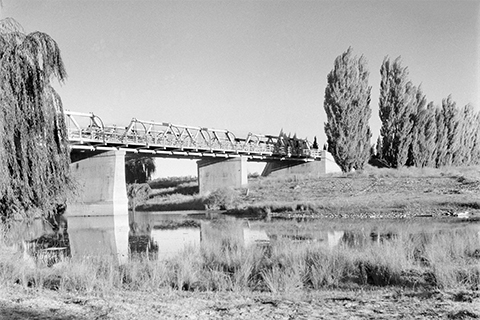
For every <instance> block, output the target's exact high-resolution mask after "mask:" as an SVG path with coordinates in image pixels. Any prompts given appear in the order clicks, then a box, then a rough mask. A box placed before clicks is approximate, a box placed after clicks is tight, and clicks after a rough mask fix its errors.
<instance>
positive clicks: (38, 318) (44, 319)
mask: <svg viewBox="0 0 480 320" xmlns="http://www.w3.org/2000/svg"><path fill="white" fill-rule="evenodd" d="M59 311H60V309H57V308H52V309H50V310H48V311H39V310H32V309H30V308H27V307H24V306H3V305H1V304H0V320H25V319H35V320H86V319H89V318H87V317H84V316H78V315H72V314H58V312H59Z"/></svg>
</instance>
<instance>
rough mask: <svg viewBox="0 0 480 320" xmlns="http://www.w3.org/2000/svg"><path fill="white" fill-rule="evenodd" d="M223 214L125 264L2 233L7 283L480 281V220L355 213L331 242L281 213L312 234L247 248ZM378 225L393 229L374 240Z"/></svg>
mask: <svg viewBox="0 0 480 320" xmlns="http://www.w3.org/2000/svg"><path fill="white" fill-rule="evenodd" d="M221 223H224V224H225V225H224V226H217V228H216V229H215V230H218V231H217V233H215V234H213V233H212V232H210V233H209V234H210V236H211V238H208V237H206V236H205V239H204V241H203V242H202V244H201V246H200V248H194V247H188V248H185V249H184V251H183V252H180V253H179V254H178V255H176V256H174V257H172V258H170V259H168V260H152V259H150V258H149V257H148V256H147V255H134V256H132V257H131V259H130V260H129V261H128V262H127V263H125V264H122V265H119V264H118V263H117V262H116V261H114V260H113V259H111V258H108V257H97V258H95V257H84V258H81V259H71V258H65V259H63V260H61V261H60V262H59V263H57V264H55V265H54V266H52V267H48V266H47V265H46V264H44V263H39V262H36V263H35V262H34V261H32V260H31V258H30V257H28V256H25V255H23V254H22V252H18V250H14V249H12V247H11V246H9V245H8V243H7V242H5V241H4V238H5V235H4V233H3V235H2V239H1V240H0V252H2V254H1V256H0V284H6V283H17V284H19V285H22V286H30V287H38V288H48V289H54V290H62V291H68V292H85V293H93V294H103V293H108V292H111V291H113V290H116V289H118V288H122V289H127V290H142V291H152V290H153V291H154V290H158V289H159V288H171V289H172V290H189V291H269V292H276V293H278V292H284V293H294V292H298V291H302V290H312V289H313V290H317V289H322V288H359V287H363V286H396V287H401V288H403V287H412V288H466V289H472V288H473V289H478V288H479V287H480V234H479V231H480V230H479V229H480V228H479V227H478V225H475V224H471V225H464V224H461V225H460V224H459V225H455V224H441V223H439V224H438V226H437V225H433V226H430V227H429V226H426V225H422V224H418V223H417V224H416V225H415V224H413V223H410V224H409V223H400V224H394V223H392V222H388V221H387V222H384V223H383V225H382V224H381V223H378V224H377V225H375V224H374V223H373V222H370V223H366V222H358V221H356V222H351V224H345V225H343V230H347V231H348V230H357V233H355V234H353V235H352V236H351V237H357V241H356V242H355V241H353V242H352V241H346V240H345V239H344V241H342V242H340V243H339V244H338V245H337V246H335V247H329V246H326V245H325V243H323V242H321V241H317V240H316V238H315V234H316V232H318V230H317V231H316V230H314V229H313V227H305V228H304V229H302V228H303V226H307V225H308V224H295V223H290V225H288V224H287V223H283V224H280V225H279V226H276V228H278V230H277V233H278V234H285V233H286V232H287V231H288V230H289V228H290V231H292V230H296V231H294V232H296V234H297V235H302V234H303V235H307V234H308V235H309V237H304V239H305V238H306V239H309V240H304V241H299V240H296V239H298V238H301V237H297V238H293V239H292V238H287V237H283V236H278V237H277V240H274V241H272V243H271V244H270V245H269V246H252V247H248V248H246V247H244V246H243V245H242V244H241V242H240V241H239V237H237V236H236V235H235V230H236V229H237V227H238V226H239V224H240V223H241V222H238V221H237V222H232V224H231V225H228V223H229V222H221ZM235 224H238V225H235ZM326 224H328V222H327V223H326ZM272 225H274V224H272ZM332 225H333V226H335V222H331V225H330V226H332ZM218 227H219V228H218ZM325 227H327V226H325ZM338 227H339V228H342V226H341V225H339V226H338ZM349 228H351V229H349ZM272 232H273V231H272V230H270V231H269V233H272ZM372 232H377V234H382V233H383V232H390V233H391V234H393V235H394V236H391V237H388V238H382V239H381V240H378V241H371V235H372ZM345 234H347V233H345ZM362 237H363V238H362ZM347 238H348V237H347ZM214 239H215V241H213V240H214ZM379 239H380V238H379ZM347 240H348V239H347ZM29 259H30V260H29Z"/></svg>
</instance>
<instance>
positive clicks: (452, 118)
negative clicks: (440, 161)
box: [442, 96, 462, 166]
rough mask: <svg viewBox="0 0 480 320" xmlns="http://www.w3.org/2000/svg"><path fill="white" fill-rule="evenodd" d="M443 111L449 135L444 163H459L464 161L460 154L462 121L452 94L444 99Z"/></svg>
mask: <svg viewBox="0 0 480 320" xmlns="http://www.w3.org/2000/svg"><path fill="white" fill-rule="evenodd" d="M442 113H443V116H444V121H445V130H446V135H447V152H446V154H445V160H444V165H447V166H450V165H459V164H461V163H462V159H461V157H460V155H459V154H458V151H459V149H460V142H461V139H460V121H459V117H458V109H457V106H456V104H455V102H454V101H453V100H452V97H451V96H448V98H447V99H443V100H442Z"/></svg>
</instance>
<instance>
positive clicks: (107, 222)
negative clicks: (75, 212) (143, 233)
mask: <svg viewBox="0 0 480 320" xmlns="http://www.w3.org/2000/svg"><path fill="white" fill-rule="evenodd" d="M128 222H129V221H128V216H127V215H109V216H91V217H68V218H67V223H68V235H69V239H70V251H71V254H72V257H84V256H113V257H116V258H117V259H118V261H119V262H120V263H123V262H126V261H127V260H128V232H129V228H130V227H129V223H128Z"/></svg>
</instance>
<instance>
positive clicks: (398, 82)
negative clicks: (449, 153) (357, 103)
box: [379, 57, 417, 168]
mask: <svg viewBox="0 0 480 320" xmlns="http://www.w3.org/2000/svg"><path fill="white" fill-rule="evenodd" d="M380 75H381V81H380V101H379V114H380V120H381V121H382V126H381V128H380V134H381V136H382V148H383V150H382V157H383V159H384V160H385V161H386V162H387V163H388V164H389V165H390V166H392V167H395V168H398V167H401V166H404V165H405V164H406V163H407V160H408V154H409V150H410V145H411V143H412V128H413V121H414V120H413V118H414V114H415V110H414V105H415V93H416V91H417V90H416V88H415V86H413V85H412V83H411V82H410V81H409V80H408V68H407V67H402V65H401V58H400V57H398V58H396V59H395V60H394V62H393V63H391V62H390V58H388V57H385V59H384V60H383V63H382V66H381V68H380Z"/></svg>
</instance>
